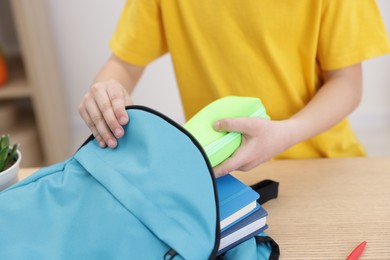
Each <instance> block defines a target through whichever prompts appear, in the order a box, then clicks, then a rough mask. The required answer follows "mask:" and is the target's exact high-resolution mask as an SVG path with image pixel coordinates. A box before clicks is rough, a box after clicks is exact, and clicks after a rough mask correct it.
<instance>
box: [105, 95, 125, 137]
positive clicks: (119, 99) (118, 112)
mask: <svg viewBox="0 0 390 260" xmlns="http://www.w3.org/2000/svg"><path fill="white" fill-rule="evenodd" d="M107 95H108V97H109V99H110V100H111V104H112V110H113V112H114V114H115V117H116V119H117V121H118V122H119V124H120V125H125V124H127V122H128V120H129V117H128V115H127V112H126V109H125V107H126V105H130V104H131V100H130V98H129V97H128V94H127V92H126V91H125V90H123V89H120V88H109V89H107ZM122 135H123V134H122ZM122 135H121V136H122ZM116 136H117V137H120V136H118V135H116Z"/></svg>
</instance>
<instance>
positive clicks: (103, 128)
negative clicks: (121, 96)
mask: <svg viewBox="0 0 390 260" xmlns="http://www.w3.org/2000/svg"><path fill="white" fill-rule="evenodd" d="M107 98H108V97H107ZM86 108H87V112H88V114H89V117H90V118H91V120H92V122H93V124H94V127H95V128H96V130H97V132H98V135H100V136H101V137H102V139H103V141H104V143H105V144H106V145H108V146H109V147H110V148H114V147H116V145H117V142H116V139H115V138H114V136H113V135H112V133H111V131H110V128H109V127H108V125H107V124H106V121H105V119H104V117H103V114H102V113H101V112H100V109H99V107H98V105H97V104H96V103H95V101H94V100H90V101H89V102H88V105H87V106H86Z"/></svg>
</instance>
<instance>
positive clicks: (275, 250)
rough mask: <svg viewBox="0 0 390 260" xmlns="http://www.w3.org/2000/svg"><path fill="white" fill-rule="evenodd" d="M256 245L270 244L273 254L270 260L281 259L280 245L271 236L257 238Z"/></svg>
mask: <svg viewBox="0 0 390 260" xmlns="http://www.w3.org/2000/svg"><path fill="white" fill-rule="evenodd" d="M255 239H256V243H266V242H268V243H269V245H270V246H271V254H270V255H269V258H268V260H278V259H279V257H280V249H279V245H278V244H277V243H276V242H275V240H273V239H272V238H271V237H269V236H255Z"/></svg>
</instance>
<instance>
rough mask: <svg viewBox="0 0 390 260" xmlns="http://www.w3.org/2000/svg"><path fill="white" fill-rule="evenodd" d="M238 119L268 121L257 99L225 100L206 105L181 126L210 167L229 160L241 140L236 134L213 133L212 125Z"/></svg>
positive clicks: (239, 134)
mask: <svg viewBox="0 0 390 260" xmlns="http://www.w3.org/2000/svg"><path fill="white" fill-rule="evenodd" d="M238 117H260V118H266V119H269V118H270V117H269V116H268V115H267V112H266V110H265V107H264V106H263V104H262V102H261V100H260V99H259V98H255V97H239V96H228V97H223V98H220V99H218V100H216V101H214V102H212V103H210V104H208V105H207V106H205V107H204V108H203V109H201V110H200V111H199V112H198V113H196V114H195V115H194V116H193V117H192V118H191V119H190V120H189V121H188V122H187V123H185V124H184V126H183V127H184V128H185V129H186V130H187V131H189V132H190V133H191V134H192V135H193V136H194V137H195V138H196V139H197V140H198V142H199V143H200V144H201V146H202V147H203V149H204V150H205V152H206V154H207V156H208V158H209V161H210V163H211V166H212V167H214V166H216V165H218V164H220V163H221V162H223V161H224V160H226V159H227V158H229V157H230V156H231V155H232V154H233V153H234V151H235V150H237V148H238V147H240V145H241V139H242V137H241V133H238V132H218V131H216V130H214V127H213V125H214V123H215V122H216V121H218V120H220V119H222V118H238Z"/></svg>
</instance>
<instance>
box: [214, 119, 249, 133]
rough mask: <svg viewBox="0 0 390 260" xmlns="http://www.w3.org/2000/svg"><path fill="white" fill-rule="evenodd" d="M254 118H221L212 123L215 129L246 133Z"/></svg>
mask: <svg viewBox="0 0 390 260" xmlns="http://www.w3.org/2000/svg"><path fill="white" fill-rule="evenodd" d="M253 120H254V118H247V117H246V118H223V119H220V120H218V121H217V122H215V123H214V129H215V130H217V131H226V132H239V133H244V134H247V132H248V129H251V125H252V124H253Z"/></svg>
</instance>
